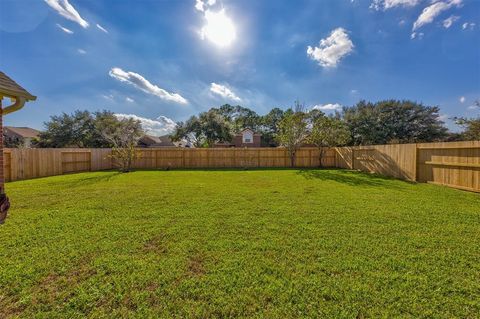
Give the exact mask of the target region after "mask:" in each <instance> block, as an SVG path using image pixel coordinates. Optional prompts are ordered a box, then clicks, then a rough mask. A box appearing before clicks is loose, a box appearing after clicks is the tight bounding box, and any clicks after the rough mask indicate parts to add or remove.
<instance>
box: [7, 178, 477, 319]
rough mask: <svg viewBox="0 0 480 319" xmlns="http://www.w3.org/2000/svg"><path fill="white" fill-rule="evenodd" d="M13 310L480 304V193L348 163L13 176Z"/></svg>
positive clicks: (129, 312) (307, 313)
mask: <svg viewBox="0 0 480 319" xmlns="http://www.w3.org/2000/svg"><path fill="white" fill-rule="evenodd" d="M7 191H8V195H9V196H10V198H11V202H12V209H11V211H10V216H9V218H8V220H7V222H6V224H5V225H3V226H1V227H0V317H1V318H4V317H9V316H12V317H16V316H18V317H24V318H33V317H39V318H84V317H91V318H97V317H104V318H121V317H124V318H125V317H129V318H131V317H137V318H148V317H151V318H159V317H164V318H173V317H177V318H228V317H244V318H246V317H248V318H307V317H310V318H322V317H323V318H368V317H370V318H379V317H385V318H392V317H405V318H409V317H412V318H413V317H415V318H478V317H479V316H480V196H479V195H478V194H473V193H468V192H462V191H458V190H454V189H448V188H444V187H439V186H433V185H426V184H412V183H407V182H402V181H398V180H393V179H385V178H380V177H375V176H370V175H366V174H361V173H356V172H349V171H341V170H251V171H243V170H225V171H222V170H219V171H138V172H133V173H128V174H119V173H116V172H97V173H84V174H75V175H65V176H57V177H50V178H43V179H36V180H29V181H21V182H14V183H9V184H7Z"/></svg>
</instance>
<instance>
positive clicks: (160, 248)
mask: <svg viewBox="0 0 480 319" xmlns="http://www.w3.org/2000/svg"><path fill="white" fill-rule="evenodd" d="M142 250H143V251H144V252H150V253H156V254H159V255H160V254H165V253H167V251H168V250H167V245H166V238H165V235H164V234H161V235H157V236H154V237H152V238H150V239H149V240H147V241H146V242H145V244H144V245H143V247H142Z"/></svg>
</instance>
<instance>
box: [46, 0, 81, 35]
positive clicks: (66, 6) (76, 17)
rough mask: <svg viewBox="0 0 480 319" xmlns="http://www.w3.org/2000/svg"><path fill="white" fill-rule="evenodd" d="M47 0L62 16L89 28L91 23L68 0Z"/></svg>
mask: <svg viewBox="0 0 480 319" xmlns="http://www.w3.org/2000/svg"><path fill="white" fill-rule="evenodd" d="M45 2H46V3H47V4H48V5H49V6H50V7H52V8H53V9H54V10H55V11H57V12H58V14H60V15H61V16H62V17H64V18H66V19H68V20H70V21H74V22H76V23H78V24H79V25H81V26H82V27H83V28H88V26H89V24H88V22H87V21H85V20H84V19H83V18H82V17H81V16H80V14H79V13H78V12H77V10H75V8H74V7H73V6H72V5H71V4H70V3H69V2H68V0H45Z"/></svg>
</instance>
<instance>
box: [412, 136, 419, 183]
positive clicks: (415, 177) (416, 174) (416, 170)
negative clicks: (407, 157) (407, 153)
mask: <svg viewBox="0 0 480 319" xmlns="http://www.w3.org/2000/svg"><path fill="white" fill-rule="evenodd" d="M414 156H415V158H414V162H415V174H414V176H413V180H414V181H415V182H417V181H418V166H419V165H418V144H417V143H415V155H414Z"/></svg>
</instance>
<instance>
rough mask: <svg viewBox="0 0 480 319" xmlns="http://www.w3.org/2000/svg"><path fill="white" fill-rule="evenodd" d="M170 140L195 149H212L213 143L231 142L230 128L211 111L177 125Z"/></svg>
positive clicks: (222, 117) (220, 116) (215, 112)
mask: <svg viewBox="0 0 480 319" xmlns="http://www.w3.org/2000/svg"><path fill="white" fill-rule="evenodd" d="M171 138H172V140H173V141H180V140H186V141H188V142H189V143H191V144H192V145H194V146H195V147H213V146H214V144H215V143H223V142H230V141H231V140H232V138H233V135H232V126H231V123H230V122H229V121H228V120H227V119H226V118H225V117H224V116H222V115H221V114H220V113H218V112H217V111H216V110H214V109H211V110H209V111H208V112H203V113H200V115H199V116H198V117H196V116H192V117H191V118H190V119H188V121H186V122H179V123H177V127H176V129H175V131H174V132H173V134H172V135H171Z"/></svg>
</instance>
